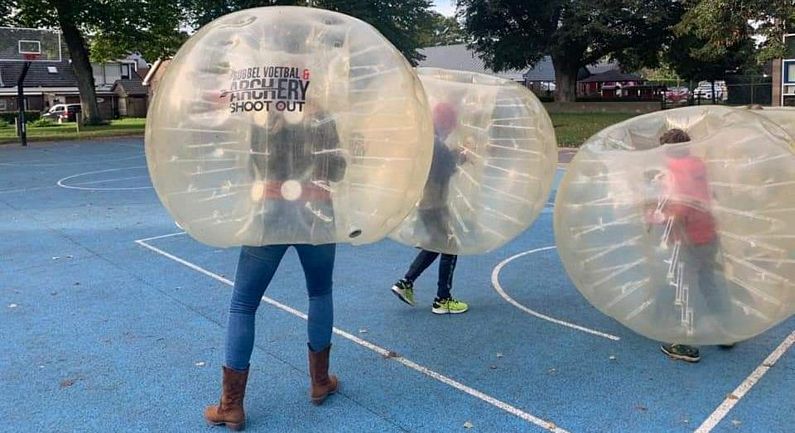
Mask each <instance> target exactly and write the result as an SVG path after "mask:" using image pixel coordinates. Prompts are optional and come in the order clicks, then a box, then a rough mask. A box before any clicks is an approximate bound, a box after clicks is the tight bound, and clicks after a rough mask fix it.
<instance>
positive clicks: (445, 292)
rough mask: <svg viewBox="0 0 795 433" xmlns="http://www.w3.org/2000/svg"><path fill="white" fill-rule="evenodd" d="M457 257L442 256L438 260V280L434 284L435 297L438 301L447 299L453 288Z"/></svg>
mask: <svg viewBox="0 0 795 433" xmlns="http://www.w3.org/2000/svg"><path fill="white" fill-rule="evenodd" d="M457 261H458V256H456V255H453V254H442V258H441V259H440V260H439V280H438V281H437V284H436V297H437V298H438V299H448V298H449V297H450V290H452V288H453V273H454V272H455V264H456V262H457Z"/></svg>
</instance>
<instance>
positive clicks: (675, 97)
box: [665, 87, 690, 102]
mask: <svg viewBox="0 0 795 433" xmlns="http://www.w3.org/2000/svg"><path fill="white" fill-rule="evenodd" d="M688 97H690V89H688V88H687V87H669V88H668V90H666V91H665V100H666V101H669V102H682V101H687V98H688Z"/></svg>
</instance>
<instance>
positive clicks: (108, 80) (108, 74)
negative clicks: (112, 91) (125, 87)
mask: <svg viewBox="0 0 795 433" xmlns="http://www.w3.org/2000/svg"><path fill="white" fill-rule="evenodd" d="M120 79H121V64H120V63H105V84H113V83H115V82H116V80H120Z"/></svg>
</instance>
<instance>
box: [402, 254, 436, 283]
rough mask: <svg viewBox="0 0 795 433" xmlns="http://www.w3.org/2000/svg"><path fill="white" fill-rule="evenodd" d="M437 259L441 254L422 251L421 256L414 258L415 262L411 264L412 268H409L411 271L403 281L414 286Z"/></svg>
mask: <svg viewBox="0 0 795 433" xmlns="http://www.w3.org/2000/svg"><path fill="white" fill-rule="evenodd" d="M437 257H439V253H435V252H433V251H426V250H420V252H419V254H417V257H416V258H414V261H413V262H411V266H409V270H408V272H406V275H405V276H404V277H403V279H404V280H405V281H408V282H409V283H412V284H413V283H414V281H416V280H417V278H419V276H420V275H422V273H423V272H424V271H425V270H426V269H428V266H430V265H431V264H432V263H433V261H434V260H436V258H437Z"/></svg>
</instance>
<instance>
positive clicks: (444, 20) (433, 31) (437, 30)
mask: <svg viewBox="0 0 795 433" xmlns="http://www.w3.org/2000/svg"><path fill="white" fill-rule="evenodd" d="M466 41H467V37H466V33H465V32H464V29H463V28H462V27H461V23H459V22H458V20H457V19H456V18H455V17H446V16H444V15H442V14H440V13H438V12H431V26H430V27H429V28H427V29H425V31H424V32H423V34H422V37H421V38H420V46H421V47H435V46H439V45H455V44H462V43H464V42H466Z"/></svg>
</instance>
